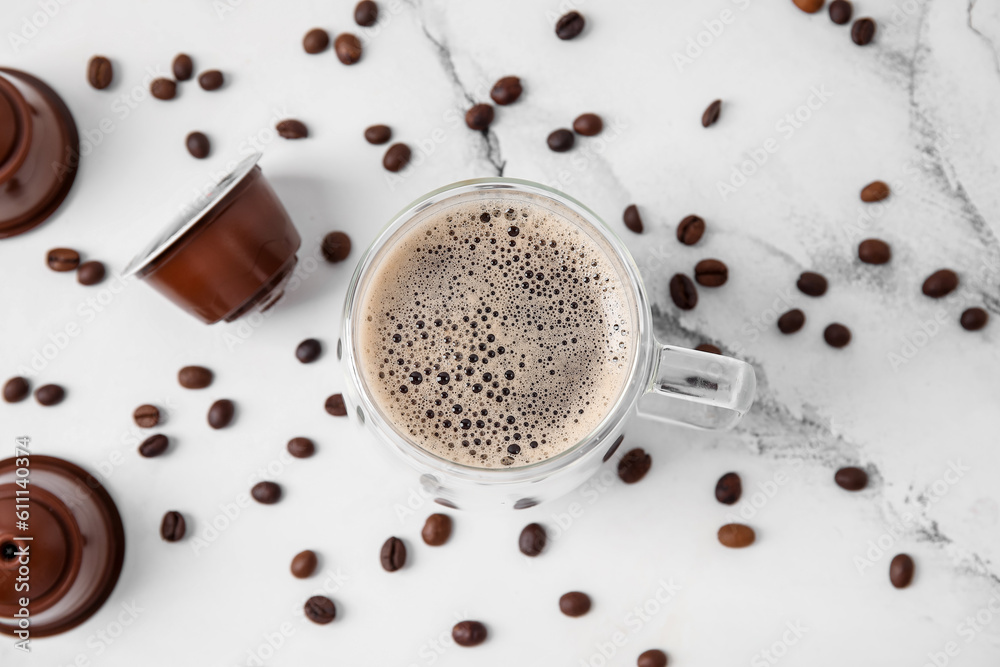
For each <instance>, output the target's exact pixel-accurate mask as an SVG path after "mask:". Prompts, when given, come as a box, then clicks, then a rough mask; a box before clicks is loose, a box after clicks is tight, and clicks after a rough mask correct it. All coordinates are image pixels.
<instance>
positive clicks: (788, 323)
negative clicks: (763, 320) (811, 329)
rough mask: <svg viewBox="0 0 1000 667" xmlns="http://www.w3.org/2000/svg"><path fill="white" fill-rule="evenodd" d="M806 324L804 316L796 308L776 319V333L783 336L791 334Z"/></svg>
mask: <svg viewBox="0 0 1000 667" xmlns="http://www.w3.org/2000/svg"><path fill="white" fill-rule="evenodd" d="M805 323H806V314H805V313H803V312H802V311H801V310H799V309H798V308H793V309H792V310H790V311H788V312H787V313H785V314H783V315H782V316H781V317H779V318H778V331H780V332H781V333H783V334H793V333H795V332H796V331H798V330H799V329H801V328H802V325H804V324H805Z"/></svg>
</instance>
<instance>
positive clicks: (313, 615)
mask: <svg viewBox="0 0 1000 667" xmlns="http://www.w3.org/2000/svg"><path fill="white" fill-rule="evenodd" d="M304 610H305V613H306V618H308V619H309V620H310V621H312V622H313V623H317V624H319V625H326V624H327V623H332V622H333V619H335V618H337V606H336V605H335V604H333V600H331V599H330V598H328V597H326V596H325V595H314V596H312V597H311V598H309V599H308V600H306V605H305V607H304Z"/></svg>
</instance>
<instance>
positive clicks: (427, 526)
mask: <svg viewBox="0 0 1000 667" xmlns="http://www.w3.org/2000/svg"><path fill="white" fill-rule="evenodd" d="M420 537H422V538H423V540H424V543H425V544H427V545H428V546H431V547H439V546H441V545H442V544H444V543H445V542H447V541H448V538H449V537H451V517H450V516H448V515H447V514H431V515H430V516H429V517H427V521H425V522H424V529H423V530H421V531H420Z"/></svg>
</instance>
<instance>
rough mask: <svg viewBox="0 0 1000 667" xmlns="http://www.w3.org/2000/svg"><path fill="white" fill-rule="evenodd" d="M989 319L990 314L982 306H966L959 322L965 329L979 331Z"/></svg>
mask: <svg viewBox="0 0 1000 667" xmlns="http://www.w3.org/2000/svg"><path fill="white" fill-rule="evenodd" d="M989 321H990V314H989V313H987V312H986V311H985V310H983V309H982V308H968V309H966V310H965V311H964V312H963V313H962V318H961V319H960V320H959V322H960V323H961V324H962V328H963V329H965V330H966V331H979V330H980V329H982V328H983V327H985V326H986V323H987V322H989Z"/></svg>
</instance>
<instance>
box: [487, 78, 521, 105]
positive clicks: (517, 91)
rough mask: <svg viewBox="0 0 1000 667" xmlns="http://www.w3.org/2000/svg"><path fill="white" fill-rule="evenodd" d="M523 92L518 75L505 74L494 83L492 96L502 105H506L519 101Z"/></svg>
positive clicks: (491, 91)
mask: <svg viewBox="0 0 1000 667" xmlns="http://www.w3.org/2000/svg"><path fill="white" fill-rule="evenodd" d="M523 92H524V89H523V88H522V87H521V79H519V78H518V77H516V76H505V77H503V78H502V79H500V80H499V81H497V82H496V83H494V84H493V89H492V90H490V97H491V98H492V99H493V101H494V102H496V103H497V104H499V105H500V106H506V105H508V104H513V103H514V102H517V100H518V98H520V97H521V93H523Z"/></svg>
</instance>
